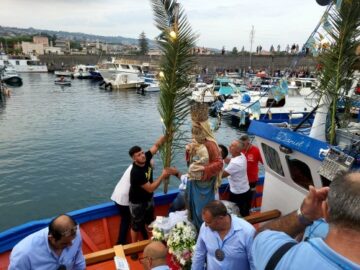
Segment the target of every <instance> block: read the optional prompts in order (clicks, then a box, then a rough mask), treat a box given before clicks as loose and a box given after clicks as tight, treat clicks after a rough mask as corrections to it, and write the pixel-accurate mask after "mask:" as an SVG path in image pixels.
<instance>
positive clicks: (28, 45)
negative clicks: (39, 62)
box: [21, 41, 44, 55]
mask: <svg viewBox="0 0 360 270" xmlns="http://www.w3.org/2000/svg"><path fill="white" fill-rule="evenodd" d="M21 50H22V52H23V54H35V55H42V54H44V45H43V44H35V43H32V42H26V41H22V42H21Z"/></svg>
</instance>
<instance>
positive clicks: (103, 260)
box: [0, 178, 280, 270]
mask: <svg viewBox="0 0 360 270" xmlns="http://www.w3.org/2000/svg"><path fill="white" fill-rule="evenodd" d="M262 180H263V179H262V178H261V179H260V181H259V190H261V185H262ZM227 192H228V189H227V182H226V183H224V184H223V185H222V186H221V187H220V194H221V198H222V199H226V198H227V197H228V194H227ZM176 195H177V191H175V190H173V191H169V192H168V193H167V194H164V193H162V192H161V193H157V194H155V196H154V200H155V214H156V215H157V216H166V215H167V214H168V212H169V206H170V203H171V202H172V201H173V200H174V198H175V197H176ZM257 199H258V200H261V191H260V192H259V193H258V197H257ZM68 214H69V215H71V216H72V217H73V218H74V219H75V220H76V222H77V223H78V224H79V226H80V232H81V236H82V239H83V247H82V250H83V253H84V254H85V258H86V262H87V269H115V268H114V256H115V255H119V254H118V253H117V250H119V249H120V250H125V255H130V254H132V253H138V252H141V251H142V250H143V248H144V247H145V245H146V244H147V243H148V241H141V242H138V243H135V244H130V245H126V246H116V240H117V237H118V232H119V224H120V222H121V219H120V216H119V212H118V209H117V208H116V206H115V204H114V203H113V202H108V203H103V204H99V205H95V206H91V207H87V208H84V209H80V210H76V211H72V212H69V213H68ZM279 215H280V212H279V211H278V210H271V211H267V212H264V213H256V214H253V215H251V216H249V217H246V219H247V220H248V221H249V222H251V223H253V224H256V223H259V222H263V221H266V220H269V219H272V218H276V217H278V216H279ZM50 220H51V218H47V219H42V220H37V221H31V222H28V223H26V224H23V225H20V226H17V227H14V228H11V229H9V230H6V231H4V232H1V233H0V270H5V269H7V266H8V265H9V256H10V253H11V249H12V248H13V247H14V246H15V245H16V244H17V243H18V242H19V241H20V240H22V239H23V238H24V237H26V236H27V235H29V234H31V233H33V232H35V231H38V230H40V229H42V228H44V227H46V226H48V224H49V222H50ZM128 240H130V235H129V237H128ZM120 255H121V253H120ZM128 262H129V264H130V265H132V266H133V267H134V268H130V269H139V268H136V267H139V266H140V264H139V263H138V262H137V261H132V260H131V259H130V258H128Z"/></svg>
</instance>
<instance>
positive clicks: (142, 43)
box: [139, 31, 149, 55]
mask: <svg viewBox="0 0 360 270" xmlns="http://www.w3.org/2000/svg"><path fill="white" fill-rule="evenodd" d="M139 48H140V51H139V54H141V55H145V54H147V53H148V52H149V42H148V40H147V39H146V36H145V33H144V31H143V32H141V34H140V36H139Z"/></svg>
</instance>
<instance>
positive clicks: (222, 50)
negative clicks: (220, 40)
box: [221, 46, 225, 55]
mask: <svg viewBox="0 0 360 270" xmlns="http://www.w3.org/2000/svg"><path fill="white" fill-rule="evenodd" d="M224 54H225V46H223V47H222V49H221V55H224Z"/></svg>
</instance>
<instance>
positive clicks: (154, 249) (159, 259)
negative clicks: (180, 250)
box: [139, 241, 170, 270]
mask: <svg viewBox="0 0 360 270" xmlns="http://www.w3.org/2000/svg"><path fill="white" fill-rule="evenodd" d="M167 252H168V251H167V248H166V246H165V245H164V244H163V243H161V242H158V241H153V242H151V243H150V244H148V245H147V246H146V247H145V249H144V256H143V257H142V258H140V259H139V260H140V262H141V264H142V265H143V267H144V269H145V270H170V268H169V266H167V264H166V255H167Z"/></svg>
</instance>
